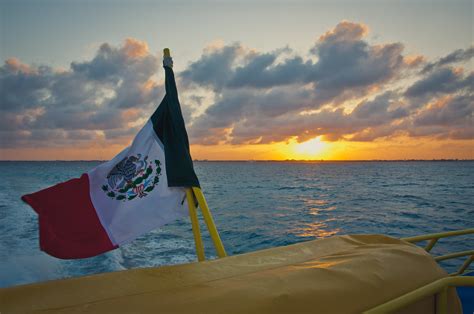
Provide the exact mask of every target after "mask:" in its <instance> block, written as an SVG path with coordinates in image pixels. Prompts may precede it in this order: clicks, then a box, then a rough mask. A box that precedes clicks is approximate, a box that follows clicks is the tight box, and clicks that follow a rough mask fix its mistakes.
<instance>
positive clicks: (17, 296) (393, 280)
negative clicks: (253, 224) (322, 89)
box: [0, 229, 474, 314]
mask: <svg viewBox="0 0 474 314" xmlns="http://www.w3.org/2000/svg"><path fill="white" fill-rule="evenodd" d="M467 234H474V229H467V230H461V231H454V232H447V233H440V234H433V235H426V236H418V237H412V238H404V239H397V238H393V237H388V236H384V235H344V236H334V237H330V238H325V239H320V240H313V241H308V242H303V243H298V244H293V245H289V246H285V247H277V248H272V249H267V250H262V251H257V252H252V253H247V254H241V255H235V256H229V257H225V258H219V259H215V260H207V261H202V262H195V263H190V264H183V265H174V266H165V267H158V268H145V269H133V270H126V271H120V272H113V273H103V274H98V275H93V276H85V277H79V278H71V279H65V280H55V281H49V282H42V283H35V284H30V285H23V286H15V287H10V288H4V289H0V312H1V313H2V314H5V313H78V312H79V313H82V312H86V313H124V312H126V313H362V312H364V313H391V312H395V313H461V312H462V310H461V305H460V302H459V299H458V297H457V294H456V292H455V289H454V288H453V287H454V286H474V277H465V276H459V275H460V274H461V273H463V272H464V271H465V270H466V269H467V268H468V267H469V264H470V263H471V262H472V261H473V256H474V251H465V252H457V253H453V254H448V255H444V256H439V257H433V256H432V255H430V253H429V251H430V250H431V249H432V247H433V246H434V245H435V244H436V242H437V241H438V240H439V239H442V238H445V237H452V236H459V235H467ZM420 241H429V242H428V245H427V246H426V247H425V248H422V247H419V246H417V245H415V244H413V243H416V242H420ZM461 256H466V257H467V260H466V261H465V262H464V264H463V265H462V266H461V268H460V269H459V271H458V272H457V273H455V274H451V275H449V274H447V273H446V272H445V271H444V270H443V269H442V268H441V267H440V266H439V265H438V263H437V262H438V261H442V260H445V259H449V258H458V257H461Z"/></svg>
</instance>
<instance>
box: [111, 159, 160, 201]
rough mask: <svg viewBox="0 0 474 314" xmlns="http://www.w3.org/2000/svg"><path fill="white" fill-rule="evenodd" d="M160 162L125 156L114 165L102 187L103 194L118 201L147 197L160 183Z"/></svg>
mask: <svg viewBox="0 0 474 314" xmlns="http://www.w3.org/2000/svg"><path fill="white" fill-rule="evenodd" d="M160 175H161V162H160V161H159V160H153V161H152V162H150V161H149V160H148V156H145V157H142V155H141V154H137V155H136V156H127V157H125V158H124V159H122V160H121V161H120V162H119V163H118V164H116V165H115V166H114V167H113V168H112V170H110V172H109V174H108V175H107V182H106V184H104V185H103V186H102V190H103V191H104V192H105V194H106V195H107V196H108V197H110V198H113V199H115V200H118V201H124V202H125V201H130V200H133V199H134V198H136V197H138V198H142V197H145V196H147V195H148V194H149V193H150V192H151V191H153V189H154V188H155V186H156V184H158V182H159V181H160Z"/></svg>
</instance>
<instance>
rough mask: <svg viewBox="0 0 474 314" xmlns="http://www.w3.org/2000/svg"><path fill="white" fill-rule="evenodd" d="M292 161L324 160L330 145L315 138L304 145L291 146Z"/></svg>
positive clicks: (295, 143) (319, 138) (292, 144)
mask: <svg viewBox="0 0 474 314" xmlns="http://www.w3.org/2000/svg"><path fill="white" fill-rule="evenodd" d="M289 148H290V154H291V158H292V159H323V157H324V156H325V155H326V153H327V152H328V150H329V144H328V143H326V142H324V141H323V140H322V139H321V136H318V137H315V138H313V139H310V140H308V141H306V142H303V143H297V142H293V143H291V144H289Z"/></svg>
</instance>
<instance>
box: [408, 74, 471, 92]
mask: <svg viewBox="0 0 474 314" xmlns="http://www.w3.org/2000/svg"><path fill="white" fill-rule="evenodd" d="M473 86H474V73H470V74H469V75H467V76H466V75H464V73H463V71H461V70H458V69H454V68H449V67H443V68H439V69H437V70H435V71H433V72H430V73H428V74H427V75H426V76H425V77H423V78H421V79H420V80H418V81H417V82H415V83H414V84H413V85H412V86H410V87H409V88H408V89H407V90H406V92H405V95H406V96H408V97H428V98H431V97H434V96H436V95H441V94H450V93H453V92H456V91H461V90H463V89H469V90H471V91H472V90H473Z"/></svg>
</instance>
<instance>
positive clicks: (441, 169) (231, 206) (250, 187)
mask: <svg viewBox="0 0 474 314" xmlns="http://www.w3.org/2000/svg"><path fill="white" fill-rule="evenodd" d="M98 163H99V162H0V173H1V174H2V180H0V287H8V286H13V285H19V284H26V283H32V282H39V281H45V280H52V279H59V278H68V277H75V276H82V275H89V274H95V273H102V272H110V271H116V270H123V269H131V268H140V267H152V266H160V265H169V264H179V263H186V262H190V261H194V260H195V259H196V257H195V252H194V242H193V237H192V231H191V224H190V222H189V219H188V218H183V219H181V220H178V221H176V222H175V223H172V224H169V225H167V226H164V227H163V228H161V229H158V230H154V231H152V232H150V233H147V234H146V235H144V236H142V237H140V238H139V239H137V240H135V241H133V242H132V243H130V244H128V245H125V246H123V247H121V248H119V249H117V250H114V251H111V252H108V253H106V254H103V255H100V256H97V257H93V258H88V259H82V260H60V259H56V258H53V257H50V256H48V255H47V254H45V253H43V252H41V251H40V250H39V248H38V225H37V216H36V214H35V212H34V211H33V210H32V209H31V208H30V207H29V206H27V205H26V204H24V203H23V202H22V201H21V200H20V196H21V195H23V194H25V193H31V192H34V191H37V190H39V189H42V188H45V187H48V186H50V185H53V184H56V183H58V182H61V181H65V180H68V179H70V178H73V177H78V176H80V175H81V173H83V172H86V171H87V170H89V169H91V168H92V167H94V166H95V165H97V164H98ZM195 168H196V172H197V174H198V176H199V178H200V181H201V185H202V188H203V191H204V194H205V196H206V198H207V201H208V204H209V206H210V208H211V211H212V213H213V216H214V220H215V222H216V225H217V227H218V230H219V232H220V235H221V238H222V240H223V242H224V245H225V247H226V250H227V252H228V253H229V254H240V253H245V252H251V251H255V250H260V249H264V248H270V247H276V246H282V245H287V244H292V243H296V242H301V241H308V240H312V239H318V238H324V237H329V236H332V235H338V234H370V233H379V234H387V235H390V236H394V237H404V236H413V235H419V234H425V233H434V232H441V231H449V230H456V229H464V228H473V227H474V162H471V161H452V162H318V163H289V162H288V163H287V162H196V163H195ZM201 227H202V229H204V224H203V223H202V221H201ZM473 239H474V238H473V237H470V236H464V237H461V238H459V239H456V240H441V241H440V243H439V245H437V246H436V247H435V250H434V253H435V254H443V253H446V252H449V251H453V250H468V249H472V243H474V241H473ZM204 243H205V246H206V255H207V257H210V258H215V253H214V250H213V247H212V243H211V241H210V239H209V237H208V235H207V233H204ZM462 261H463V260H455V261H449V262H446V263H444V264H443V266H444V267H445V268H446V269H447V270H448V271H452V270H454V269H455V267H456V266H458V265H460V264H461V263H462ZM471 268H472V266H471Z"/></svg>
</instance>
